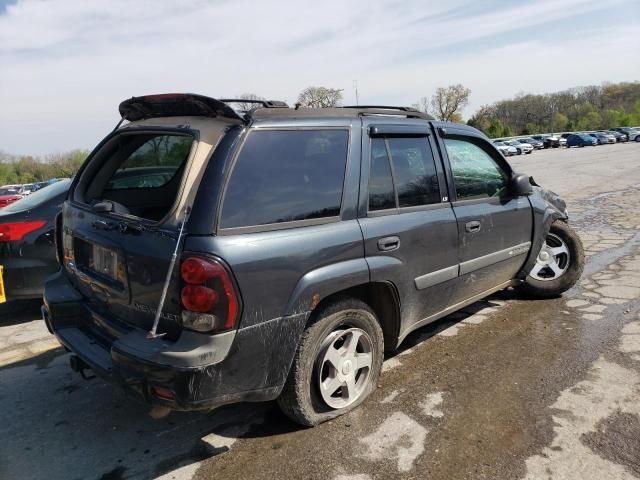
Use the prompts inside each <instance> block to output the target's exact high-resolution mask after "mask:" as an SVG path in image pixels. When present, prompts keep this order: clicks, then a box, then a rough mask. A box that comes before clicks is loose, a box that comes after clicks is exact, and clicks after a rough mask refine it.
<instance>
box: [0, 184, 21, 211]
mask: <svg viewBox="0 0 640 480" xmlns="http://www.w3.org/2000/svg"><path fill="white" fill-rule="evenodd" d="M21 198H22V195H20V194H19V193H18V190H17V189H16V188H15V185H10V186H9V187H3V188H0V208H4V207H6V206H7V205H9V204H11V203H13V202H17V201H18V200H20V199H21Z"/></svg>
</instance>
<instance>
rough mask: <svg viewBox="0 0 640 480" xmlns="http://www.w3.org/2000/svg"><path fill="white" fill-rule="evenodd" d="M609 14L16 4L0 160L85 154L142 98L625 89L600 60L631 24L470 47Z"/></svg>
mask: <svg viewBox="0 0 640 480" xmlns="http://www.w3.org/2000/svg"><path fill="white" fill-rule="evenodd" d="M630 2H631V0H615V4H616V5H617V8H628V9H629V10H631V7H632V5H631V4H630ZM611 4H612V2H607V5H606V6H603V4H602V2H601V1H599V0H565V1H563V2H558V1H556V0H530V1H529V2H527V3H525V4H522V3H515V2H513V3H507V4H506V5H505V6H504V7H502V8H500V9H496V10H494V11H491V12H487V13H469V11H471V10H468V6H469V5H471V4H470V3H469V0H451V1H449V2H423V1H420V0H405V1H400V0H386V1H383V2H377V3H374V4H372V2H366V1H364V0H361V1H350V2H344V1H338V0H327V1H325V2H310V1H302V0H299V1H294V0H282V1H278V2H271V1H270V2H258V1H249V0H217V1H216V0H192V1H191V2H189V3H188V4H187V3H186V2H170V1H168V0H138V1H136V2H130V1H126V0H110V1H106V0H105V1H89V0H56V1H47V0H18V2H17V3H16V4H13V5H9V7H8V8H7V11H6V12H5V13H4V14H0V72H2V73H1V74H0V105H2V107H1V108H0V150H6V151H10V152H17V153H45V152H49V151H52V150H63V149H68V148H73V147H90V146H92V145H93V144H95V143H97V141H98V140H99V139H100V138H101V137H102V136H103V135H104V134H105V133H107V132H108V130H109V129H110V128H111V127H112V126H113V125H114V124H115V122H116V121H117V120H118V118H117V110H116V108H117V104H118V103H119V102H120V101H121V100H122V99H124V98H127V97H130V96H132V95H140V94H146V93H157V92H169V91H192V92H197V93H203V94H207V95H211V96H223V95H224V96H228V95H234V94H239V93H242V92H245V91H251V92H255V93H258V94H261V95H264V96H267V97H270V98H278V99H285V100H288V101H289V102H293V101H295V96H296V94H297V92H299V91H300V90H301V89H302V88H304V87H305V86H307V85H310V84H316V85H320V84H322V85H327V86H335V87H339V88H344V89H345V96H346V97H347V101H349V102H352V101H353V92H352V89H351V85H352V83H351V82H352V80H353V79H358V81H359V87H360V94H361V100H362V101H367V102H375V103H397V102H399V103H403V104H407V103H412V102H414V101H415V100H416V99H417V98H419V97H420V96H424V95H428V94H429V93H431V92H432V91H433V89H435V88H436V87H437V86H442V85H447V84H450V83H454V82H455V83H458V82H460V83H463V84H465V85H467V86H469V87H470V88H471V89H472V91H473V93H472V105H471V106H470V107H469V109H468V111H469V112H471V111H472V110H473V108H475V107H477V106H479V105H480V104H483V103H488V102H491V101H495V100H497V99H499V98H504V97H505V96H509V95H513V94H514V93H516V92H518V91H523V90H525V91H538V92H541V91H550V90H557V89H560V88H566V87H569V86H573V85H581V84H590V83H599V82H602V81H605V80H613V81H618V80H636V79H637V78H638V73H639V72H638V69H637V66H636V65H635V64H634V63H633V62H632V61H631V60H630V57H626V58H625V56H623V55H617V54H612V51H618V50H610V49H611V48H613V47H617V46H620V45H624V46H625V49H623V51H625V50H626V51H629V52H630V53H629V54H630V55H632V56H633V54H632V53H631V47H630V45H635V46H636V48H637V46H638V40H637V39H638V38H640V26H639V25H638V24H637V23H636V24H627V25H626V26H624V27H621V26H620V25H613V24H611V25H606V26H604V27H602V29H600V30H596V31H588V32H585V35H584V36H583V37H582V38H580V39H579V40H564V41H562V42H558V41H557V39H545V38H535V37H534V38H531V37H530V36H529V37H524V36H523V37H522V39H521V41H519V42H518V43H517V44H513V45H507V46H504V47H503V46H498V45H500V43H499V42H498V41H496V42H495V45H496V46H493V47H488V48H487V49H486V50H479V49H478V48H474V43H476V42H477V41H478V40H482V39H488V38H493V37H495V36H498V37H499V36H500V35H504V34H509V35H513V33H514V31H515V30H518V29H525V28H529V30H527V32H530V33H529V35H532V34H531V32H532V31H534V30H531V27H534V26H542V24H544V23H546V22H551V21H559V20H565V21H566V22H567V25H571V27H570V28H571V29H572V30H574V29H576V28H580V25H579V24H573V23H571V24H570V23H569V22H570V20H571V19H570V17H572V16H573V15H575V13H576V12H579V13H581V14H584V13H588V12H595V11H598V10H603V9H605V8H612V6H611ZM474 11H476V12H477V9H475V10H474ZM533 35H534V36H535V33H533ZM496 38H497V37H496Z"/></svg>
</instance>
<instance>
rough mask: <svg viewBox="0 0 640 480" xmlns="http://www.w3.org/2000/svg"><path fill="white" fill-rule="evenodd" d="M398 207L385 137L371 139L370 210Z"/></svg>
mask: <svg viewBox="0 0 640 480" xmlns="http://www.w3.org/2000/svg"><path fill="white" fill-rule="evenodd" d="M395 207H396V195H395V192H394V190H393V179H392V177H391V167H390V166H389V156H388V155H387V146H386V144H385V141H384V138H373V139H372V140H371V171H370V173H369V210H370V211H374V210H386V209H388V208H395Z"/></svg>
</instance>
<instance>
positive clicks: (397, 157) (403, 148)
mask: <svg viewBox="0 0 640 480" xmlns="http://www.w3.org/2000/svg"><path fill="white" fill-rule="evenodd" d="M387 142H388V145H389V152H390V153H391V161H392V162H393V175H394V181H395V185H396V190H397V191H398V204H399V207H400V208H402V207H414V206H418V205H428V204H430V203H440V188H439V185H438V175H437V172H436V165H435V162H434V159H433V155H432V154H431V148H430V147H429V141H428V140H427V138H426V137H416V138H413V137H411V138H409V137H408V138H396V137H394V138H389V139H387Z"/></svg>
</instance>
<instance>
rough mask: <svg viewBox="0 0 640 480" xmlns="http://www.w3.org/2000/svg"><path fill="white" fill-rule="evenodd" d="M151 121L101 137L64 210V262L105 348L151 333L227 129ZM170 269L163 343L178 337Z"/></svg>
mask: <svg viewBox="0 0 640 480" xmlns="http://www.w3.org/2000/svg"><path fill="white" fill-rule="evenodd" d="M131 108H133V107H131ZM121 111H122V106H121ZM134 111H135V112H136V115H143V114H142V113H140V112H144V109H143V108H142V107H139V108H137V109H134ZM152 113H153V112H152ZM211 116H215V115H211ZM147 117H149V118H151V119H149V120H143V121H136V122H134V123H132V124H129V125H127V126H125V127H123V128H121V129H120V130H118V131H117V132H116V133H114V134H112V135H111V136H109V137H107V139H106V140H105V141H104V142H103V143H102V144H101V145H100V146H99V148H98V149H96V151H95V152H94V153H93V154H92V155H91V156H90V158H89V159H88V160H87V162H86V163H85V165H84V166H83V168H82V169H81V171H80V172H79V173H78V175H77V178H76V180H75V181H74V183H73V185H72V188H71V191H70V194H69V199H68V201H67V202H65V205H64V207H63V213H62V232H61V236H62V238H61V239H60V240H61V243H62V252H61V253H62V257H63V263H64V265H65V268H66V270H67V272H68V273H69V274H70V277H71V280H72V282H73V283H74V284H75V286H76V288H78V290H79V291H80V292H81V293H82V294H83V295H84V296H85V297H86V299H87V305H88V307H89V308H90V310H91V311H92V318H91V319H89V324H88V325H87V326H88V327H90V328H92V329H93V330H94V331H97V332H98V333H99V334H100V335H102V336H103V337H105V339H106V340H107V341H108V340H110V339H112V338H115V337H118V336H120V335H122V334H124V333H126V332H128V331H130V330H131V329H132V328H134V327H137V328H141V329H144V330H150V329H151V326H152V324H153V321H154V317H155V312H156V309H157V307H158V304H159V301H160V297H161V292H162V289H163V286H164V282H165V278H166V275H167V271H168V268H169V264H170V259H171V256H172V253H173V252H174V249H175V246H176V242H177V240H178V232H179V229H180V225H181V223H182V221H183V220H184V218H185V211H186V209H187V206H188V205H189V204H190V202H192V201H193V197H194V195H195V192H196V190H197V187H198V183H199V180H200V177H201V175H202V172H203V170H204V167H205V166H206V162H207V159H208V157H209V154H210V152H211V150H212V149H213V148H215V146H216V145H217V143H218V141H219V140H220V139H221V138H222V136H223V135H224V132H225V129H226V128H227V127H228V126H229V120H228V119H224V118H221V119H218V120H212V119H202V118H198V117H181V118H158V117H162V115H159V114H157V112H156V114H148V115H147ZM135 119H136V120H137V117H136V118H135ZM185 125H189V126H185ZM175 270H177V269H174V274H173V277H172V281H171V284H170V286H169V289H168V292H167V297H166V300H165V302H164V308H163V309H162V316H161V319H160V324H159V327H158V332H160V333H166V335H167V337H166V338H168V339H171V338H177V336H179V334H180V331H181V320H180V314H181V306H180V298H179V286H178V282H179V281H178V275H177V272H176V271H175Z"/></svg>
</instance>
